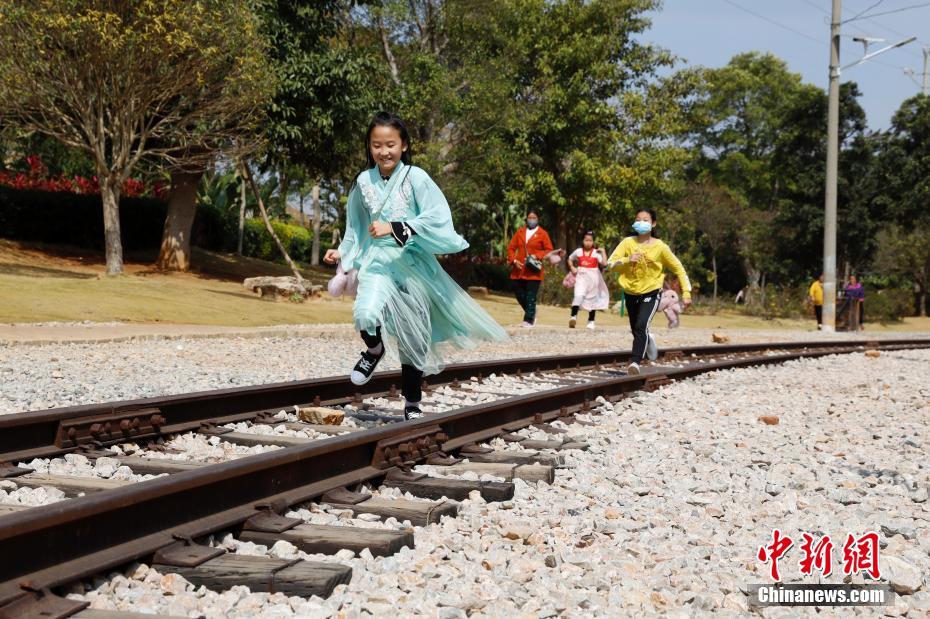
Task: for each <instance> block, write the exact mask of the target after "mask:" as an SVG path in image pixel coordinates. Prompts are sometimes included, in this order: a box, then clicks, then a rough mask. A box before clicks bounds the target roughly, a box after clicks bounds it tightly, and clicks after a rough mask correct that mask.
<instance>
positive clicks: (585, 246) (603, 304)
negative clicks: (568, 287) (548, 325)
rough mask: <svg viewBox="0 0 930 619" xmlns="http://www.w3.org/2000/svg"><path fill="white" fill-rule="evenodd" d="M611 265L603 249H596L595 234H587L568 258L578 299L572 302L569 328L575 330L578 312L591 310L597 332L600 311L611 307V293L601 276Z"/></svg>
mask: <svg viewBox="0 0 930 619" xmlns="http://www.w3.org/2000/svg"><path fill="white" fill-rule="evenodd" d="M605 264H607V254H605V253H604V250H603V248H600V247H595V246H594V233H593V232H585V235H584V239H583V240H582V241H581V247H579V248H578V249H576V250H575V251H573V252H572V254H571V255H570V256H569V257H568V267H569V268H570V269H571V271H572V274H573V275H574V276H575V297H574V299H572V315H571V318H569V320H568V327H569V328H570V329H574V328H575V323H576V322H577V320H578V310H579V309H580V308H584V309H586V310H588V328H589V329H594V316H595V312H596V311H597V310H605V309H607V306H608V305H609V304H610V293H609V292H608V291H607V284H606V283H605V282H604V277H603V276H602V275H601V267H602V266H604V265H605Z"/></svg>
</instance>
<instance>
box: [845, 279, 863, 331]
mask: <svg viewBox="0 0 930 619" xmlns="http://www.w3.org/2000/svg"><path fill="white" fill-rule="evenodd" d="M846 298H847V299H849V302H850V303H855V304H856V305H858V306H859V329H860V330H862V329H865V327H864V326H862V315H863V314H862V306H863V305H864V301H865V290H864V289H863V288H862V284H860V283H859V279H858V278H857V277H856V276H855V275H850V276H849V283H848V284H846Z"/></svg>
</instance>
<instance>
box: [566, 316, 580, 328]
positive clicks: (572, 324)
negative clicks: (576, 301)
mask: <svg viewBox="0 0 930 619" xmlns="http://www.w3.org/2000/svg"><path fill="white" fill-rule="evenodd" d="M577 322H578V319H577V318H575V317H574V316H572V317H571V318H569V319H568V328H569V329H574V328H575V324H576V323H577Z"/></svg>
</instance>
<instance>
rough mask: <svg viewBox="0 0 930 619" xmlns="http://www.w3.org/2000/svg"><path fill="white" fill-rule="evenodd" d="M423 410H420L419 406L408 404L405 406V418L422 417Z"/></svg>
mask: <svg viewBox="0 0 930 619" xmlns="http://www.w3.org/2000/svg"><path fill="white" fill-rule="evenodd" d="M422 418H423V411H421V410H420V407H419V406H407V407H405V408H404V419H406V420H408V421H409V420H411V419H422Z"/></svg>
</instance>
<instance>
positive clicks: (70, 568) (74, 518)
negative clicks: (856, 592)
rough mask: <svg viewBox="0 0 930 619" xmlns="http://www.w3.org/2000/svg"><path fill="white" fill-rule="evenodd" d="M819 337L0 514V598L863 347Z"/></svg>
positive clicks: (886, 346) (912, 344)
mask: <svg viewBox="0 0 930 619" xmlns="http://www.w3.org/2000/svg"><path fill="white" fill-rule="evenodd" d="M830 344H832V345H829V346H827V345H824V344H821V345H820V346H819V347H817V348H812V346H813V345H812V344H811V343H807V344H806V345H805V346H800V345H798V346H795V348H800V349H801V350H795V351H794V352H788V353H778V354H765V355H762V356H758V357H742V358H737V359H728V360H720V361H710V362H706V363H694V364H689V365H686V366H685V367H681V368H666V369H663V370H662V371H661V372H660V373H652V374H643V375H638V376H622V377H617V378H609V379H604V380H598V381H594V382H591V383H585V384H580V385H573V386H568V387H561V388H556V389H552V390H546V391H542V392H538V393H534V394H531V395H524V396H517V397H513V398H508V399H504V400H499V401H495V402H491V403H487V404H481V405H476V406H471V407H467V408H462V409H458V410H455V411H451V412H447V413H442V414H437V415H431V416H430V417H428V418H425V419H422V420H416V421H409V422H402V423H396V424H388V425H385V426H382V427H379V428H374V429H372V430H368V431H365V432H356V433H352V434H349V435H342V436H337V437H333V438H329V439H323V440H319V441H314V442H312V443H309V444H307V445H303V446H298V447H291V448H286V449H279V450H275V451H270V452H266V453H263V454H258V455H255V456H250V457H247V458H242V459H239V460H234V461H230V462H225V463H221V464H216V465H211V466H207V467H203V468H201V469H197V470H192V471H186V472H182V473H176V474H173V475H170V476H167V477H162V478H157V479H153V480H150V481H145V482H140V483H137V484H133V485H131V486H127V487H125V488H120V489H116V490H107V491H102V492H99V493H96V494H93V495H89V496H84V497H80V498H75V499H70V500H68V501H62V502H59V503H55V504H52V505H48V506H44V507H41V508H35V509H30V510H24V511H21V512H16V513H12V514H9V515H6V516H2V517H0V558H2V560H0V606H2V605H3V604H6V603H8V602H10V601H12V600H15V599H17V598H21V597H22V596H25V595H28V591H34V590H37V589H42V588H46V587H56V586H60V585H63V584H67V583H69V582H73V581H75V580H77V579H80V578H84V577H87V576H90V575H92V574H95V573H99V572H101V571H105V570H107V569H110V568H114V567H117V566H119V565H123V564H126V563H128V562H130V561H133V560H136V559H140V558H144V557H147V556H150V555H152V554H153V553H154V552H155V551H156V550H158V549H159V548H162V547H164V546H167V545H169V544H171V543H174V542H175V541H176V540H177V539H179V538H194V539H196V538H202V537H203V536H206V535H209V534H211V533H214V532H217V531H221V530H224V529H230V528H235V527H236V526H237V525H240V524H241V523H243V522H245V521H246V520H247V519H248V518H250V517H251V516H254V515H255V514H256V513H257V511H258V510H261V509H273V510H274V511H278V512H280V511H282V510H283V509H284V508H285V507H287V506H291V505H295V504H298V503H301V502H304V501H308V500H312V499H315V498H318V497H320V496H322V495H323V494H324V493H326V492H328V491H330V490H334V489H338V488H341V487H345V486H351V485H353V484H357V483H363V482H369V481H373V480H378V479H380V478H383V477H384V476H385V475H387V473H388V472H389V471H391V470H395V469H396V468H397V467H398V466H409V465H412V464H414V463H416V462H418V461H421V460H423V459H424V458H425V457H426V456H427V455H428V454H430V453H435V452H436V451H437V450H443V451H447V452H451V451H453V450H455V449H458V448H460V447H462V446H463V445H466V444H469V443H473V442H475V441H482V440H487V439H489V438H492V437H494V436H498V435H500V434H502V433H505V432H509V431H513V430H516V429H519V428H522V427H526V426H528V425H530V424H532V423H535V422H539V421H551V420H553V419H555V418H557V417H559V416H564V415H569V414H573V413H575V412H578V411H580V410H586V409H587V407H588V405H589V403H590V402H591V401H593V400H594V399H595V398H597V397H598V396H602V397H605V398H607V399H610V400H616V399H618V398H620V397H622V396H623V395H624V394H625V393H627V392H630V391H634V390H637V389H641V388H649V387H650V386H654V385H659V384H664V383H665V382H668V381H670V380H675V379H681V378H688V377H692V376H695V375H698V374H702V373H705V372H711V371H715V370H721V369H729V368H738V367H749V366H757V365H767V364H775V363H782V362H784V361H789V360H793V359H798V358H805V357H808V358H810V357H821V356H825V355H832V354H842V353H850V352H856V351H861V350H862V349H863V348H864V346H863V343H862V342H853V343H849V342H846V343H845V344H847V345H846V346H837V343H835V342H834V343H830ZM848 344H852V345H848ZM873 344H874V343H873ZM870 347H872V346H870ZM875 347H876V348H879V349H882V350H895V349H908V348H930V340H922V341H921V340H918V341H904V340H897V341H895V343H894V344H890V343H887V342H884V343H881V344H880V345H878V346H875ZM762 348H769V346H768V345H766V346H763V347H762ZM805 348H806V349H805ZM744 350H745V347H744ZM720 352H723V351H720ZM731 352H733V351H732V350H731ZM24 587H25V588H24Z"/></svg>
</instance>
